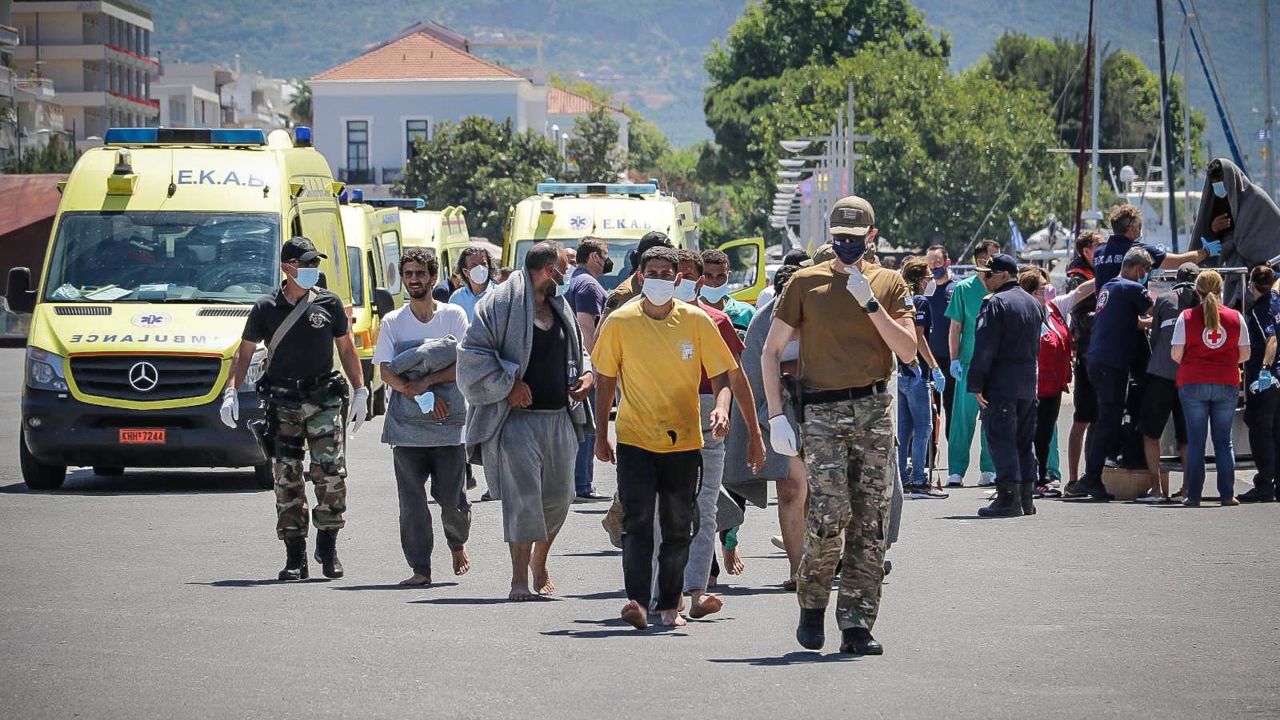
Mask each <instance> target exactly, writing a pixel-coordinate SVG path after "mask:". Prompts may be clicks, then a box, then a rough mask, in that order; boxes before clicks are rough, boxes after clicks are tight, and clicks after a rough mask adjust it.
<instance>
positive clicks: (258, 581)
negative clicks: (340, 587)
mask: <svg viewBox="0 0 1280 720" xmlns="http://www.w3.org/2000/svg"><path fill="white" fill-rule="evenodd" d="M327 582H332V580H330V579H329V578H326V577H312V578H307V579H306V580H277V579H275V578H254V579H251V580H214V581H212V582H189V583H186V584H187V585H204V586H205V587H230V588H248V587H262V586H264V585H298V584H302V583H327Z"/></svg>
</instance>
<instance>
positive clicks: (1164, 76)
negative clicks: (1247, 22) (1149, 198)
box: [1156, 0, 1265, 252]
mask: <svg viewBox="0 0 1280 720" xmlns="http://www.w3.org/2000/svg"><path fill="white" fill-rule="evenodd" d="M1264 2H1265V0H1264ZM1156 25H1157V26H1158V28H1159V32H1160V116H1161V120H1162V122H1163V125H1164V182H1165V192H1166V195H1168V197H1169V217H1168V220H1169V233H1170V235H1169V237H1170V238H1171V240H1172V245H1173V251H1174V252H1178V204H1177V203H1175V202H1173V191H1174V188H1176V187H1177V176H1176V175H1174V174H1173V119H1172V118H1171V117H1169V66H1168V64H1167V63H1166V61H1165V51H1164V0H1156Z"/></svg>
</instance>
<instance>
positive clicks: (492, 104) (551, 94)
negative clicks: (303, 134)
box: [310, 22, 627, 192]
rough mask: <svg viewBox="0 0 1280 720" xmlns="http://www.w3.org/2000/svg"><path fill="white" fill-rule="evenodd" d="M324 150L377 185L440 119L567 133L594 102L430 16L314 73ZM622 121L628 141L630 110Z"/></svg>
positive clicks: (354, 182)
mask: <svg viewBox="0 0 1280 720" xmlns="http://www.w3.org/2000/svg"><path fill="white" fill-rule="evenodd" d="M310 85H311V92H312V124H313V129H312V130H313V133H314V135H313V137H314V142H315V146H316V148H317V149H318V150H319V151H320V152H321V153H323V154H324V156H325V157H327V158H328V159H329V163H330V165H332V166H333V169H334V172H335V174H336V175H337V176H338V179H339V180H342V181H343V182H346V183H347V184H348V185H351V186H357V187H362V188H365V189H369V190H373V191H374V192H378V191H379V190H383V189H386V188H387V187H388V186H390V185H391V183H393V182H394V181H395V180H396V179H397V178H398V177H399V176H400V173H401V172H402V171H403V168H404V166H405V164H406V163H407V162H408V160H409V159H410V158H411V157H412V153H413V142H414V140H415V139H417V138H427V137H430V135H431V133H432V132H433V129H434V128H435V126H436V125H437V124H439V123H441V122H444V121H449V122H457V121H459V120H461V119H463V118H465V117H468V116H471V115H480V116H483V117H487V118H490V119H492V120H496V121H499V122H503V121H505V120H507V119H510V120H511V121H512V122H513V124H514V126H515V129H516V131H517V132H524V131H526V130H533V131H534V132H539V133H544V134H546V136H547V137H549V138H552V139H553V140H557V141H561V140H562V139H563V138H564V137H565V136H566V135H567V134H571V133H572V127H573V124H574V121H575V119H576V117H581V116H582V115H585V114H587V113H588V112H590V111H591V110H592V109H594V108H595V107H596V103H595V102H594V101H592V100H590V99H589V98H586V97H584V96H582V95H579V94H577V93H573V92H569V91H566V90H560V89H558V88H548V87H547V85H546V84H545V83H543V82H541V81H540V80H539V81H535V80H533V79H530V78H529V77H527V76H525V75H522V74H520V73H518V72H516V71H514V70H512V69H510V68H506V67H503V66H501V65H498V64H497V63H494V62H491V61H489V60H486V59H484V58H482V57H479V56H477V55H474V54H472V53H471V52H470V43H469V42H468V41H467V39H466V38H464V37H463V36H461V35H459V34H457V33H455V32H453V31H452V30H449V29H448V28H446V27H444V26H442V25H438V24H436V23H432V22H421V23H418V24H416V25H413V26H411V27H409V28H407V29H405V30H404V31H402V32H400V33H399V34H398V35H396V36H394V37H392V38H391V39H389V40H387V41H386V42H383V43H381V44H379V45H377V46H375V47H373V48H371V49H369V50H367V51H366V52H364V53H363V54H361V55H359V56H357V57H355V58H353V59H351V60H348V61H347V62H345V63H342V64H341V65H338V66H336V67H333V68H330V69H329V70H326V71H324V72H322V73H320V74H319V75H316V76H315V77H313V78H311V80H310ZM610 111H611V112H612V114H613V115H614V117H615V118H616V119H619V120H620V124H621V132H620V133H619V135H620V141H621V142H622V143H625V139H626V136H627V133H626V120H627V117H626V115H625V114H623V113H622V112H621V111H620V110H617V109H616V108H610Z"/></svg>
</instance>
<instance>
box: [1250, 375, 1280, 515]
mask: <svg viewBox="0 0 1280 720" xmlns="http://www.w3.org/2000/svg"><path fill="white" fill-rule="evenodd" d="M1256 379H1257V378H1256V377H1255V378H1254V380H1256ZM1249 383H1250V384H1252V383H1253V380H1249ZM1244 422H1245V425H1248V426H1249V448H1250V450H1252V452H1253V462H1254V463H1255V464H1256V465H1257V466H1258V480H1257V482H1256V483H1255V485H1257V488H1258V490H1259V492H1262V493H1264V494H1266V495H1271V494H1273V493H1274V492H1275V488H1276V480H1277V478H1276V454H1277V452H1280V450H1278V449H1277V446H1278V445H1280V388H1271V389H1270V390H1267V391H1265V392H1261V393H1255V392H1250V393H1249V396H1248V398H1247V399H1246V400H1245V406H1244Z"/></svg>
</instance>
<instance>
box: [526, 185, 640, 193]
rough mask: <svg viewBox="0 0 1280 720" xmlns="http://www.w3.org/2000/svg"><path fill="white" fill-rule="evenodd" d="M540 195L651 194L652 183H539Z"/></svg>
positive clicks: (538, 190)
mask: <svg viewBox="0 0 1280 720" xmlns="http://www.w3.org/2000/svg"><path fill="white" fill-rule="evenodd" d="M537 192H538V194H539V195H649V194H651V193H656V192H658V186H657V185H653V184H652V183H538V188H537Z"/></svg>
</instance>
